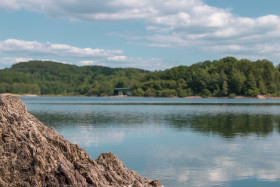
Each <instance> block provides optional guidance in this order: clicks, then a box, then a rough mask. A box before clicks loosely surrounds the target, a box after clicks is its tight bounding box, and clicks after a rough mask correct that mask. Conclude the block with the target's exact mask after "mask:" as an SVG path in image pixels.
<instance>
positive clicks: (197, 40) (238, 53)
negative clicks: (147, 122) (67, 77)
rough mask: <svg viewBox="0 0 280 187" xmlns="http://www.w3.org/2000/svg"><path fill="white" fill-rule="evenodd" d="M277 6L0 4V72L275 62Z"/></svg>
mask: <svg viewBox="0 0 280 187" xmlns="http://www.w3.org/2000/svg"><path fill="white" fill-rule="evenodd" d="M279 7H280V1H279V0H266V1H262V0H246V1H244V0H141V1H140V0H105V1H100V0H48V1H46V0H0V24H1V26H0V28H1V29H0V68H5V67H10V66H11V64H13V63H16V62H21V61H28V60H32V59H34V60H35V59H36V60H54V61H59V62H65V63H71V64H76V65H104V66H110V67H137V68H143V69H149V70H161V69H166V68H169V67H173V66H178V65H191V64H193V63H196V62H199V61H204V60H214V59H220V58H223V57H226V56H234V57H236V58H238V59H241V58H247V59H250V60H256V59H264V58H266V59H268V60H270V61H272V62H274V64H278V63H279V62H280V60H279V59H280V12H279Z"/></svg>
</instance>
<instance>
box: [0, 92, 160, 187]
mask: <svg viewBox="0 0 280 187" xmlns="http://www.w3.org/2000/svg"><path fill="white" fill-rule="evenodd" d="M0 186H5V187H6V186H75V187H76V186H161V184H160V183H159V181H157V180H154V181H152V180H149V179H146V178H142V177H140V176H139V175H138V174H137V173H136V172H135V171H132V170H129V169H127V168H126V167H125V165H124V164H123V163H122V162H121V161H120V160H119V159H118V158H117V157H116V156H115V155H114V154H113V153H104V154H101V155H100V156H99V157H98V158H97V159H96V160H92V159H91V158H90V156H89V154H88V153H87V152H86V151H84V150H83V149H82V148H81V147H80V146H79V145H77V144H72V143H70V142H69V141H67V140H65V139H64V138H63V137H62V136H61V135H59V134H58V133H57V132H56V131H55V130H54V129H53V128H52V127H47V126H45V125H44V124H43V123H41V122H40V121H39V120H38V119H36V118H35V117H34V116H33V115H31V114H29V113H28V112H27V109H26V107H25V105H24V104H23V102H22V101H21V100H20V99H19V98H18V97H16V96H1V95H0Z"/></svg>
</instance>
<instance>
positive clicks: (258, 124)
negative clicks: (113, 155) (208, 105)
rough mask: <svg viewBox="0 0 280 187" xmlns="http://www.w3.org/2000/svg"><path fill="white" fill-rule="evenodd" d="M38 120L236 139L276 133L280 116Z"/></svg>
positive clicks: (53, 116) (57, 116) (42, 115)
mask: <svg viewBox="0 0 280 187" xmlns="http://www.w3.org/2000/svg"><path fill="white" fill-rule="evenodd" d="M32 113H33V114H34V115H35V116H36V117H37V118H38V119H39V120H41V121H43V122H44V123H45V124H47V125H51V126H53V127H56V128H58V129H60V128H66V127H69V126H89V127H90V126H93V127H108V126H113V127H116V126H115V125H116V124H118V125H119V126H118V127H120V126H122V127H132V126H139V125H147V124H151V123H156V124H158V125H159V126H163V127H166V126H168V127H170V128H178V129H180V130H192V131H195V132H200V133H205V134H216V135H219V136H221V137H223V138H234V137H236V136H249V135H256V136H262V137H265V136H268V135H270V134H271V133H272V132H274V131H277V132H280V131H279V129H280V128H279V127H280V116H278V115H277V116H276V115H270V114H254V115H252V114H248V113H245V114H244V113H240V114H238V113H218V114H212V113H201V114H189V113H182V112H181V113H174V112H172V111H170V113H169V112H168V113H164V114H158V113H141V112H140V113H139V112H135V113H123V112H121V111H119V112H113V113H109V112H107V113H100V112H94V113H77V112H76V113H70V114H69V113H62V112H60V113H50V112H32Z"/></svg>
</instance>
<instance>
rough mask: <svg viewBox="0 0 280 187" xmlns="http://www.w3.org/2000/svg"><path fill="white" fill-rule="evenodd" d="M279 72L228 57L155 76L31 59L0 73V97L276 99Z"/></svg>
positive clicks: (267, 63)
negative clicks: (128, 93)
mask: <svg viewBox="0 0 280 187" xmlns="http://www.w3.org/2000/svg"><path fill="white" fill-rule="evenodd" d="M279 69H280V68H279V65H278V66H277V67H275V66H274V65H273V63H272V62H270V61H268V60H257V61H249V60H247V59H242V60H237V59H235V58H233V57H227V58H223V59H220V60H214V61H205V62H200V63H196V64H193V65H191V66H178V67H174V68H171V69H167V70H164V71H155V72H149V71H145V70H141V69H135V68H109V67H102V66H83V67H79V66H75V65H70V64H62V63H57V62H50V61H30V62H25V63H18V64H15V65H13V66H12V67H11V68H9V69H4V70H0V93H5V92H9V93H25V94H38V95H86V96H93V95H94V96H110V95H113V94H114V88H115V87H118V88H122V87H128V88H131V89H132V93H133V95H134V96H156V97H174V96H177V97H187V96H194V95H196V96H204V97H210V96H217V97H221V96H235V95H243V96H256V95H259V94H263V95H271V96H280V71H279Z"/></svg>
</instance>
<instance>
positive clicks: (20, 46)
mask: <svg viewBox="0 0 280 187" xmlns="http://www.w3.org/2000/svg"><path fill="white" fill-rule="evenodd" d="M0 53H13V54H22V53H28V54H32V55H42V54H44V55H56V56H67V57H107V56H112V55H120V54H122V53H123V51H122V50H104V49H91V48H78V47H73V46H70V45H65V44H52V43H50V42H46V43H40V42H37V41H23V40H16V39H7V40H5V41H0Z"/></svg>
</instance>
